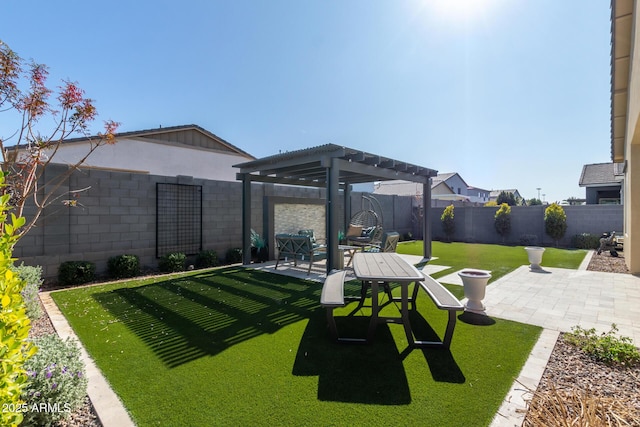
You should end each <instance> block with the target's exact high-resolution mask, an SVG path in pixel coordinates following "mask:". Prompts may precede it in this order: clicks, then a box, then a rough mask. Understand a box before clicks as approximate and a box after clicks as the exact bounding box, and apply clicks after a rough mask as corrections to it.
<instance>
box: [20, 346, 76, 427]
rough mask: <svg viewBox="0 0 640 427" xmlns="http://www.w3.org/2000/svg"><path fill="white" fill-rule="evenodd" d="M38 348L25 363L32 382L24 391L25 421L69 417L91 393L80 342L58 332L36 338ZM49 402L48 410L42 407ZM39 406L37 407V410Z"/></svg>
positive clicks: (37, 422) (36, 422)
mask: <svg viewBox="0 0 640 427" xmlns="http://www.w3.org/2000/svg"><path fill="white" fill-rule="evenodd" d="M33 342H34V344H35V345H36V346H37V347H38V352H37V353H36V354H35V355H34V356H33V357H32V358H31V359H29V360H28V361H27V362H26V363H25V369H26V370H27V375H28V378H29V383H28V386H27V387H26V389H25V390H24V392H23V398H24V400H25V405H26V406H23V408H24V409H25V411H24V424H25V425H34V426H35V425H38V426H44V425H51V423H53V422H55V421H58V420H61V419H64V418H68V416H69V414H70V413H71V412H72V411H74V410H75V409H77V408H79V407H80V405H82V403H83V401H84V397H85V396H86V394H87V376H86V372H85V367H84V363H83V362H82V359H81V358H80V349H79V348H78V345H77V344H76V343H75V342H74V341H72V340H70V339H68V338H67V340H66V341H63V340H62V339H61V338H60V337H58V336H57V335H56V334H50V335H45V336H42V337H37V338H34V340H33ZM43 404H46V405H47V410H46V411H42V410H39V409H40V408H41V406H40V405H43ZM34 409H35V410H34Z"/></svg>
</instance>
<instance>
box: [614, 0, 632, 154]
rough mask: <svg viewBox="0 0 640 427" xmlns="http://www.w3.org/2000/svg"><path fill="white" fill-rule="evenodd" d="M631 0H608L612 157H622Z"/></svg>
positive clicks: (627, 88) (629, 61)
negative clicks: (609, 15) (609, 6)
mask: <svg viewBox="0 0 640 427" xmlns="http://www.w3.org/2000/svg"><path fill="white" fill-rule="evenodd" d="M633 9H634V0H611V160H613V161H614V162H622V161H624V141H625V138H626V127H627V114H628V112H627V105H628V98H629V69H630V66H631V45H632V41H631V35H632V31H633V27H634V17H633V14H634V11H633Z"/></svg>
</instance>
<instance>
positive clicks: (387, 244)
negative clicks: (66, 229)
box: [360, 231, 400, 301]
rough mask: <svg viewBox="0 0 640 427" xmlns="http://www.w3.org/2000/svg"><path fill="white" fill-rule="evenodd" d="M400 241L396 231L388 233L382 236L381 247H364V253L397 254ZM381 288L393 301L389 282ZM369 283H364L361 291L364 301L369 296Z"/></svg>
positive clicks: (382, 283)
mask: <svg viewBox="0 0 640 427" xmlns="http://www.w3.org/2000/svg"><path fill="white" fill-rule="evenodd" d="M399 240H400V234H399V233H397V232H395V231H387V232H385V233H383V235H382V241H381V243H380V244H379V245H375V244H373V245H369V246H365V247H363V249H362V251H363V252H395V251H396V247H397V246H398V241H399ZM379 284H380V285H382V286H381V287H382V288H383V289H384V291H385V293H386V294H387V296H388V297H389V301H391V300H392V299H393V295H392V294H391V286H389V282H379ZM370 287H371V285H369V283H368V282H362V288H361V289H360V294H361V296H362V299H363V300H364V298H365V296H366V295H367V289H368V288H370Z"/></svg>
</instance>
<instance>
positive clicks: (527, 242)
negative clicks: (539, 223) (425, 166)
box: [520, 234, 538, 246]
mask: <svg viewBox="0 0 640 427" xmlns="http://www.w3.org/2000/svg"><path fill="white" fill-rule="evenodd" d="M520 244H521V245H522V246H535V245H537V244H538V236H537V235H535V234H523V235H522V236H520Z"/></svg>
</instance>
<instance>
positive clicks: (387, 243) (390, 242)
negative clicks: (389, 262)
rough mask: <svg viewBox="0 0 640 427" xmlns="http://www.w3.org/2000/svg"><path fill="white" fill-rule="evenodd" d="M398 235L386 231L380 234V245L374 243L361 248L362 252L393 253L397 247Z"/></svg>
mask: <svg viewBox="0 0 640 427" xmlns="http://www.w3.org/2000/svg"><path fill="white" fill-rule="evenodd" d="M399 240H400V234H399V233H398V232H396V231H387V232H384V233H383V234H382V240H381V241H380V244H376V243H374V242H372V243H370V244H369V245H368V246H365V247H364V248H363V252H395V251H396V248H397V247H398V241H399Z"/></svg>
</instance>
